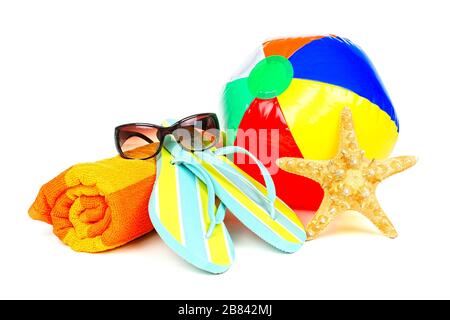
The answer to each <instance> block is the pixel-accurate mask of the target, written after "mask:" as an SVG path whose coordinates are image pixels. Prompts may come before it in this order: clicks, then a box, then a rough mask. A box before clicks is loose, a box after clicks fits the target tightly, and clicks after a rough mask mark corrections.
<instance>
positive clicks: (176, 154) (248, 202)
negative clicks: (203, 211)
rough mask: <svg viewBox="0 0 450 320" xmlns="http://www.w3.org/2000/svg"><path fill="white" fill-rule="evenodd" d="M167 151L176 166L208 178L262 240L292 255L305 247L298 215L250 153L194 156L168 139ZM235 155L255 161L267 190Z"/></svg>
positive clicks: (227, 149) (225, 203)
mask: <svg viewBox="0 0 450 320" xmlns="http://www.w3.org/2000/svg"><path fill="white" fill-rule="evenodd" d="M164 147H165V149H167V151H169V152H170V153H171V155H172V157H173V160H172V162H173V163H175V164H182V165H183V167H185V168H196V169H195V170H190V171H191V172H192V173H193V174H194V175H196V176H197V178H199V179H200V180H202V181H203V182H206V179H205V176H206V177H207V180H209V182H208V184H209V185H211V184H212V186H210V187H209V189H213V193H214V194H215V195H216V196H217V197H218V198H219V199H220V201H221V203H222V205H223V206H224V207H226V208H227V209H229V210H230V212H231V213H233V215H235V216H236V217H237V218H238V219H239V220H240V221H241V222H242V223H243V224H244V225H245V226H246V227H247V228H248V229H250V230H251V231H253V232H254V233H255V234H256V235H258V236H259V237H260V238H262V239H263V240H265V241H266V242H268V243H269V244H271V245H272V246H274V247H275V248H277V249H279V250H281V251H284V252H288V253H292V252H295V251H297V250H298V249H299V248H300V247H301V246H302V245H303V243H304V242H305V240H306V233H305V229H304V227H303V225H302V223H301V222H300V220H299V219H298V218H297V216H296V214H295V212H294V211H293V210H292V209H290V208H289V207H288V206H287V205H286V204H285V203H284V202H283V201H282V200H280V199H279V198H277V197H276V194H275V186H274V184H273V180H272V178H271V176H270V174H269V172H268V171H267V169H266V168H265V167H264V166H263V165H262V164H261V162H260V161H259V160H258V159H257V158H256V157H255V156H253V155H252V154H251V153H249V152H248V151H247V150H245V149H243V148H240V147H223V148H219V149H209V150H205V151H202V152H195V153H192V152H189V151H186V150H184V149H182V147H181V146H180V145H179V144H178V143H177V142H176V141H175V140H174V139H173V138H171V139H167V138H166V141H165V144H164ZM232 153H244V154H246V155H248V156H249V157H251V158H252V159H253V160H254V161H255V162H256V164H257V165H258V166H259V168H260V171H261V173H262V175H263V177H264V180H265V185H266V186H265V187H264V186H263V185H261V184H260V183H259V182H257V181H256V180H254V179H253V178H251V177H250V176H249V175H247V174H246V173H245V172H243V171H242V170H241V169H239V168H238V167H237V166H236V165H235V164H234V163H233V162H231V161H230V160H228V159H227V158H226V157H225V156H224V155H227V154H232ZM198 168H202V170H203V171H205V172H206V174H204V173H202V174H197V172H196V171H198V170H197V169H198ZM220 218H222V217H220ZM218 220H219V221H221V219H218ZM213 227H214V224H212V225H210V227H209V233H211V230H212V228H213ZM207 233H208V232H207Z"/></svg>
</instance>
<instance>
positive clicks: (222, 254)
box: [149, 148, 234, 274]
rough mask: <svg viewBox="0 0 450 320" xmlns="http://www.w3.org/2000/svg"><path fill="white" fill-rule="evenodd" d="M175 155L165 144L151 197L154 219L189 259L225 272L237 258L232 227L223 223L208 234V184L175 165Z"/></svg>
mask: <svg viewBox="0 0 450 320" xmlns="http://www.w3.org/2000/svg"><path fill="white" fill-rule="evenodd" d="M171 159H172V155H171V154H170V153H169V152H168V151H167V150H166V149H164V148H163V149H162V151H161V153H160V156H159V158H158V160H157V178H156V182H155V185H154V189H153V192H152V195H151V197H150V203H149V211H150V219H151V220H152V223H153V225H154V227H155V229H156V231H157V232H158V234H159V235H160V237H161V238H162V239H163V241H164V242H165V243H166V244H167V245H168V246H169V247H170V248H171V249H172V250H173V251H175V252H176V253H177V254H178V255H179V256H181V257H182V258H183V259H185V260H186V261H187V262H189V263H191V264H193V265H194V266H196V267H198V268H200V269H203V270H206V271H208V272H211V273H215V274H218V273H223V272H225V271H227V270H228V269H229V268H230V266H231V264H232V262H233V260H234V246H233V243H232V240H231V237H230V235H229V233H228V230H227V229H226V227H225V224H224V223H220V224H218V225H216V227H215V229H214V232H213V234H212V236H211V237H210V238H209V239H207V238H206V236H205V234H206V231H207V228H208V226H209V223H210V220H209V216H208V210H207V203H208V194H207V190H206V187H205V185H204V184H203V182H201V181H200V180H199V179H197V178H196V177H195V176H194V175H193V174H192V173H191V172H190V171H189V170H188V169H187V168H185V167H184V166H179V165H172V164H171V163H170V161H171Z"/></svg>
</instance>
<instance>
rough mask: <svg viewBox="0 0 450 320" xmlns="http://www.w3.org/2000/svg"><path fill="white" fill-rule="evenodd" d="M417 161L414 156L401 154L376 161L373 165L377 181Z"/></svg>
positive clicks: (403, 169) (407, 167) (409, 166)
mask: <svg viewBox="0 0 450 320" xmlns="http://www.w3.org/2000/svg"><path fill="white" fill-rule="evenodd" d="M416 163H417V158H416V157H411V156H402V157H395V158H390V159H386V160H381V161H377V164H376V165H375V168H376V172H377V174H376V177H377V179H378V180H379V181H381V180H384V179H386V178H388V177H390V176H392V175H394V174H396V173H399V172H402V171H405V170H406V169H409V168H411V167H412V166H414V165H415V164H416Z"/></svg>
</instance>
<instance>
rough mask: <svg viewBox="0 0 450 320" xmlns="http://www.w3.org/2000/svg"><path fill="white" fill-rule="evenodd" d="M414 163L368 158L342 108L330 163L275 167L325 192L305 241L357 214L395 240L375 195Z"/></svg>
mask: <svg viewBox="0 0 450 320" xmlns="http://www.w3.org/2000/svg"><path fill="white" fill-rule="evenodd" d="M416 162H417V158H416V157H411V156H401V157H395V158H389V159H385V160H375V159H367V158H366V157H365V156H364V150H361V149H360V148H359V145H358V140H357V138H356V134H355V130H354V127H353V120H352V113H351V110H350V108H348V107H346V108H344V109H343V111H342V114H341V124H340V142H339V149H338V153H337V155H336V156H335V158H334V159H332V160H307V159H302V158H290V157H285V158H280V159H278V160H277V164H278V166H279V167H280V168H281V169H283V170H285V171H287V172H291V173H294V174H298V175H301V176H304V177H307V178H309V179H312V180H314V181H316V182H318V183H319V184H320V185H321V187H322V189H323V190H324V198H323V200H322V203H321V205H320V207H319V209H318V211H317V212H316V214H315V215H314V217H313V219H312V220H311V222H310V223H309V224H308V225H307V227H306V232H307V234H308V239H309V240H311V239H314V238H316V237H317V236H318V235H319V234H320V233H321V232H322V231H323V230H324V229H325V228H326V227H327V226H328V224H329V223H330V222H331V221H332V220H333V219H335V218H336V217H337V216H338V215H340V214H342V213H344V212H346V211H348V210H352V211H358V212H360V213H362V214H363V215H364V216H366V217H367V218H368V219H369V220H370V221H371V222H372V223H373V224H374V225H375V226H376V227H377V228H378V229H379V230H380V231H381V232H382V233H383V234H384V235H385V236H387V237H389V238H395V237H397V231H396V230H395V228H394V226H393V225H392V223H391V221H390V220H389V218H388V217H387V215H386V213H385V212H384V211H383V209H382V208H381V206H380V204H379V203H378V200H377V198H376V195H375V190H376V188H377V186H378V184H379V183H380V182H381V181H383V180H384V179H386V178H388V177H390V176H391V175H393V174H396V173H398V172H401V171H404V170H406V169H408V168H410V167H412V166H413V165H415V164H416Z"/></svg>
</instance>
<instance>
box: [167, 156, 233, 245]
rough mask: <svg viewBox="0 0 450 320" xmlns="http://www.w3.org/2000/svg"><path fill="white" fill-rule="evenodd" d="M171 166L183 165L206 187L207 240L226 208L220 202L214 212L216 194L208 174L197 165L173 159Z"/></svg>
mask: <svg viewBox="0 0 450 320" xmlns="http://www.w3.org/2000/svg"><path fill="white" fill-rule="evenodd" d="M170 163H171V164H172V165H180V164H182V165H184V166H185V167H186V168H187V169H189V170H190V171H191V172H192V173H193V174H194V175H196V176H197V177H198V178H200V180H202V181H203V182H204V183H205V185H206V190H207V193H208V216H209V221H210V223H209V226H208V230H207V232H206V235H205V236H206V238H207V239H209V238H210V237H211V235H212V234H213V231H214V228H215V227H216V225H218V224H221V223H222V222H223V219H224V218H225V212H226V207H225V205H224V204H223V203H222V202H220V203H219V206H218V207H217V210H215V207H216V205H215V199H216V192H215V189H214V184H213V182H212V180H211V177H210V176H209V173H208V172H207V171H206V170H205V169H204V168H203V167H202V166H201V165H200V164H198V163H196V162H194V161H192V160H190V159H183V158H182V157H175V158H174V159H172V160H171V162H170Z"/></svg>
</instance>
